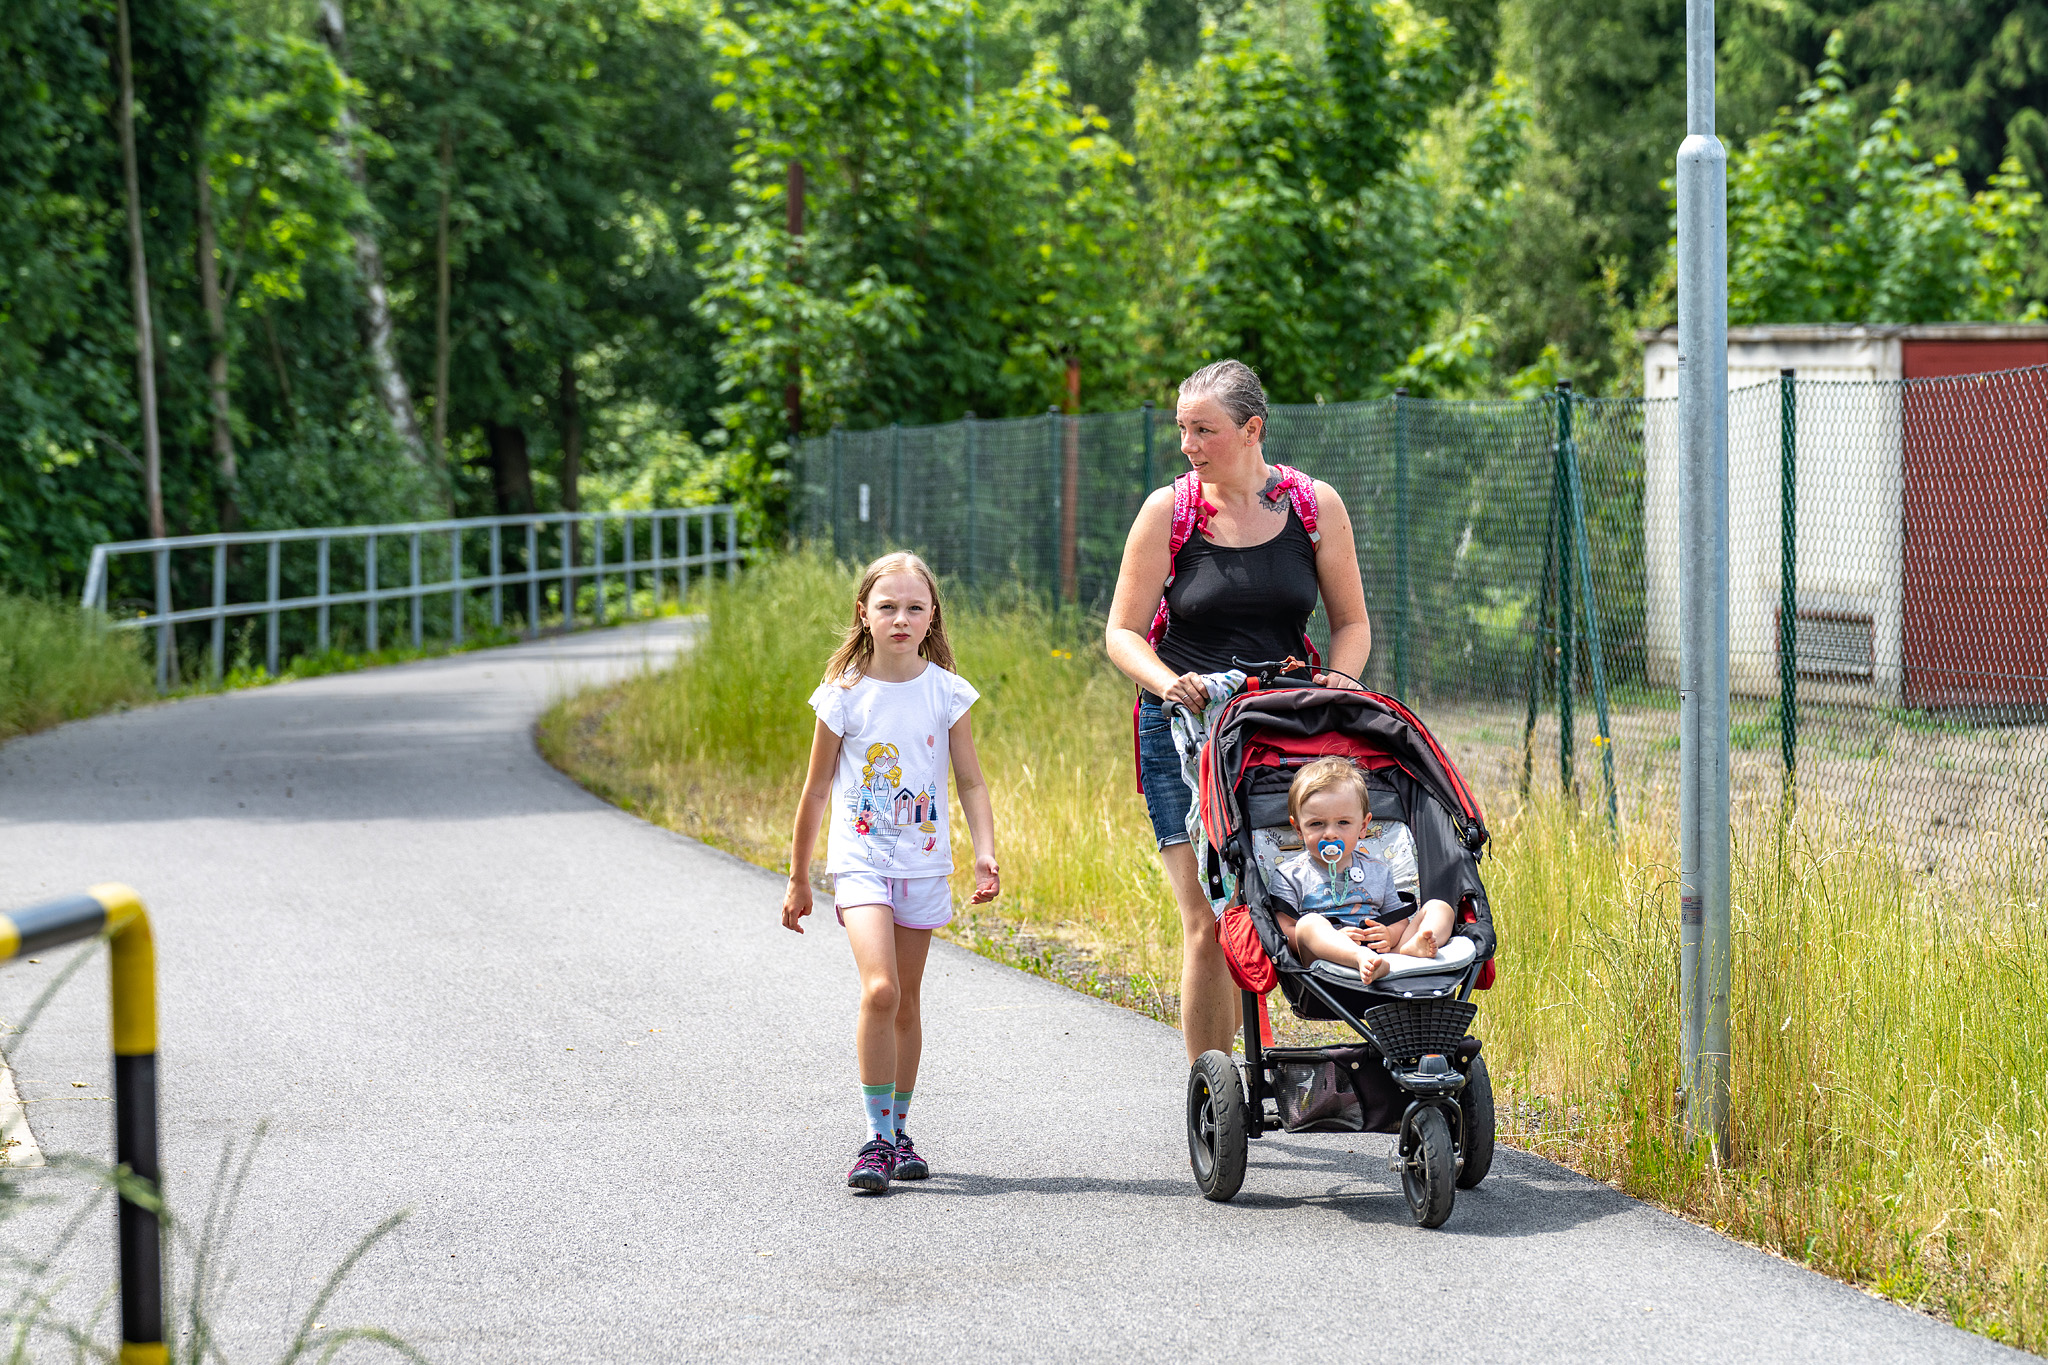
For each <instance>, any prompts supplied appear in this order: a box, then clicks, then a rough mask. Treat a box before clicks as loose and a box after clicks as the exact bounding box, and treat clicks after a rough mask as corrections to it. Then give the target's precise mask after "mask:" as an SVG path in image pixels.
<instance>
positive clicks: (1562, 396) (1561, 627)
mask: <svg viewBox="0 0 2048 1365" xmlns="http://www.w3.org/2000/svg"><path fill="white" fill-rule="evenodd" d="M1571 439H1572V386H1571V381H1570V380H1564V381H1562V382H1560V383H1559V384H1558V386H1557V448H1556V449H1555V450H1554V451H1553V452H1552V459H1551V462H1550V471H1551V472H1550V478H1551V483H1552V486H1553V487H1555V488H1556V490H1557V493H1556V498H1557V503H1558V508H1557V510H1558V518H1557V532H1558V536H1557V780H1558V786H1559V787H1560V789H1561V790H1562V791H1563V792H1564V794H1565V795H1566V796H1570V795H1572V794H1573V791H1574V788H1573V785H1572V668H1573V666H1574V665H1575V664H1576V663H1577V662H1578V660H1577V657H1576V656H1577V654H1578V641H1577V640H1576V639H1574V638H1573V632H1572V625H1573V622H1572V551H1571V533H1572V531H1571V512H1570V506H1571V504H1570V501H1569V494H1568V493H1567V491H1566V490H1567V489H1568V488H1569V487H1570V483H1569V481H1568V480H1567V479H1566V478H1565V465H1564V451H1565V447H1566V446H1567V445H1569V444H1570V443H1571Z"/></svg>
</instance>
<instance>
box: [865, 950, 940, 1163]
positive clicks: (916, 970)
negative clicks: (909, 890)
mask: <svg viewBox="0 0 2048 1365" xmlns="http://www.w3.org/2000/svg"><path fill="white" fill-rule="evenodd" d="M895 928H896V936H895V937H896V1088H897V1089H898V1090H900V1091H903V1092H905V1093H908V1092H910V1091H912V1090H915V1089H916V1088H917V1063H918V1060H919V1058H921V1057H922V1056H923V1055H924V1015H923V1013H922V1008H923V1003H924V964H925V959H926V958H928V957H930V956H931V951H932V931H931V930H929V929H905V928H904V927H903V926H902V925H900V924H899V925H897V926H895ZM868 1084H870V1085H876V1084H880V1082H876V1081H870V1082H868ZM897 1122H899V1123H901V1122H902V1120H901V1119H900V1118H899V1119H898V1120H897Z"/></svg>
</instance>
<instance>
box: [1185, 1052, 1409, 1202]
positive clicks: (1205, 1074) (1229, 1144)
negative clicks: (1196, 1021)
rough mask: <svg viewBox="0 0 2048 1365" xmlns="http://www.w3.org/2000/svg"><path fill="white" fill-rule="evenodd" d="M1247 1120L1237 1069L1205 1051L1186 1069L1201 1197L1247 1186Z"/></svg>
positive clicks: (1224, 1195)
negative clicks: (1245, 1170) (1245, 1183)
mask: <svg viewBox="0 0 2048 1365" xmlns="http://www.w3.org/2000/svg"><path fill="white" fill-rule="evenodd" d="M1245 1122H1246V1119H1245V1103H1244V1087H1243V1086H1242V1085H1240V1084H1239V1083H1238V1079H1237V1068H1236V1067H1235V1066H1233V1065H1232V1064H1231V1061H1230V1057H1229V1056H1228V1055H1227V1054H1226V1053H1222V1052H1218V1051H1215V1050H1213V1049H1212V1050H1211V1051H1208V1052H1205V1053H1203V1054H1202V1055H1201V1056H1200V1057H1198V1058H1196V1059H1195V1064H1194V1066H1192V1067H1191V1068H1189V1070H1188V1161H1189V1164H1190V1165H1191V1166H1193V1168H1194V1172H1195V1184H1196V1185H1197V1186H1198V1187H1200V1189H1201V1191H1202V1197H1203V1198H1205V1199H1214V1200H1217V1201H1219V1202H1221V1201H1223V1200H1227V1199H1229V1198H1231V1197H1232V1196H1233V1195H1235V1194H1236V1193H1237V1191H1238V1189H1239V1187H1241V1186H1242V1185H1243V1184H1244V1167H1245V1158H1246V1155H1247V1148H1246V1143H1247V1141H1248V1138H1247V1136H1246V1130H1245ZM1447 1141H1448V1139H1447Z"/></svg>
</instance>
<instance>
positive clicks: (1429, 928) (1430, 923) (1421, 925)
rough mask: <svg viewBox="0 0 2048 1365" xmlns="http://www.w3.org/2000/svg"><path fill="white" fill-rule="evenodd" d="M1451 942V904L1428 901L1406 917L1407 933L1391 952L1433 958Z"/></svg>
mask: <svg viewBox="0 0 2048 1365" xmlns="http://www.w3.org/2000/svg"><path fill="white" fill-rule="evenodd" d="M1450 941H1451V903H1450V902H1449V901H1429V902H1428V903H1426V904H1425V905H1424V906H1423V907H1422V909H1421V910H1420V911H1418V912H1417V913H1415V914H1413V915H1410V916H1409V917H1408V932H1407V933H1406V934H1405V935H1403V936H1402V939H1401V942H1400V944H1399V945H1398V946H1396V947H1395V948H1394V950H1393V951H1395V952H1397V953H1401V954H1404V955H1405V956H1408V957H1435V956H1436V953H1437V949H1439V948H1441V947H1443V946H1444V945H1445V944H1446V943H1449V942H1450Z"/></svg>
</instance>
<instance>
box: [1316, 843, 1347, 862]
mask: <svg viewBox="0 0 2048 1365" xmlns="http://www.w3.org/2000/svg"><path fill="white" fill-rule="evenodd" d="M1316 857H1318V858H1321V859H1322V860H1323V861H1324V862H1326V863H1328V864H1329V865H1330V866H1332V867H1335V866H1336V865H1337V864H1338V863H1341V862H1343V861H1344V841H1343V840H1342V839H1323V840H1319V841H1318V842H1317V844H1316Z"/></svg>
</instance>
